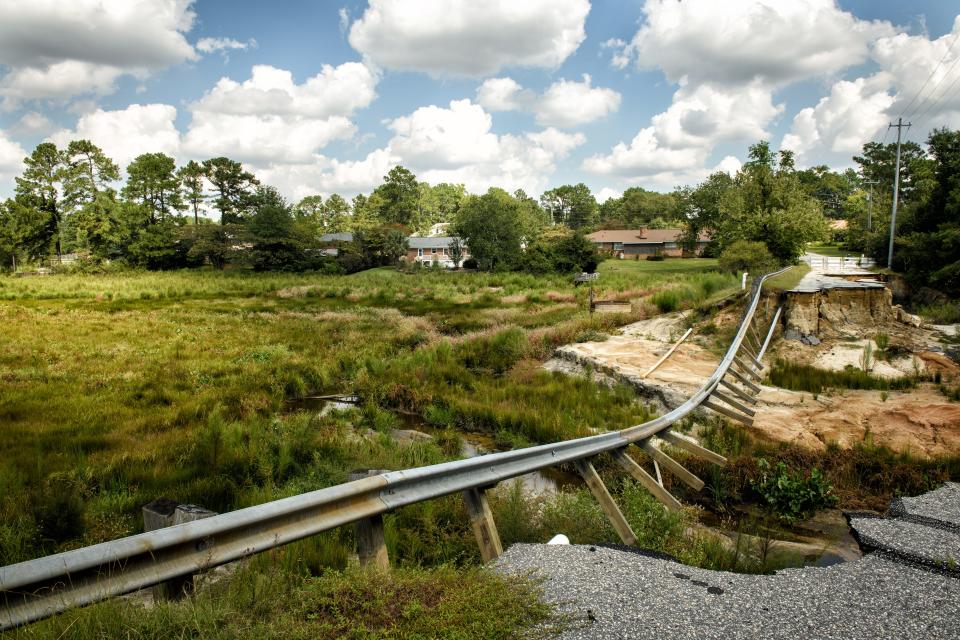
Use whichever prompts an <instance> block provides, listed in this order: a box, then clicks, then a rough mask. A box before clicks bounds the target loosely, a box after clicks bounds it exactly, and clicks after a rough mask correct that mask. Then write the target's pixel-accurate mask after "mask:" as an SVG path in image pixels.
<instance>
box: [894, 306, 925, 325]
mask: <svg viewBox="0 0 960 640" xmlns="http://www.w3.org/2000/svg"><path fill="white" fill-rule="evenodd" d="M896 310H897V320H898V321H899V322H902V323H904V324H908V325H910V326H911V327H914V328H917V329H919V328H920V326H921V325H923V318H921V317H920V316H915V315H913V314H912V313H907V312H906V311H904V310H903V308H901V307H896Z"/></svg>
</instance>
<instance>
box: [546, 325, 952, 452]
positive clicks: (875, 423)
mask: <svg viewBox="0 0 960 640" xmlns="http://www.w3.org/2000/svg"><path fill="white" fill-rule="evenodd" d="M682 326H683V318H682V317H681V316H680V315H679V314H669V315H666V316H659V317H656V318H652V319H650V320H643V321H641V322H637V323H635V324H632V325H629V326H627V327H625V328H624V329H623V330H622V332H621V333H622V335H618V336H611V337H610V338H609V339H608V340H606V341H605V342H585V343H580V344H573V345H567V346H564V347H562V348H560V349H558V351H557V354H556V356H557V357H556V358H554V359H553V360H551V361H550V362H548V363H547V365H546V366H547V367H548V368H551V369H555V370H565V371H568V372H573V371H578V370H579V371H582V370H583V369H584V367H586V366H590V367H591V368H592V369H594V370H597V371H599V372H601V373H604V374H605V375H608V376H611V377H614V378H616V379H618V380H620V381H623V382H626V383H628V384H630V385H632V386H633V387H634V388H636V389H637V391H638V394H639V395H640V396H641V397H642V398H644V399H645V400H647V401H650V402H654V403H655V404H658V405H660V406H661V407H662V408H673V407H676V406H677V405H678V404H679V403H681V402H683V400H685V399H686V398H688V397H689V396H690V395H691V394H692V393H693V392H694V391H695V390H696V389H697V388H699V387H700V386H701V385H702V384H703V382H704V381H705V380H706V379H707V378H708V377H709V376H710V374H711V373H712V372H713V370H714V368H715V367H716V365H717V363H718V362H719V358H717V356H715V355H713V354H712V353H711V352H710V351H708V350H707V349H706V348H705V347H704V346H701V345H700V344H697V339H695V338H691V339H690V340H688V341H687V342H685V343H684V344H683V345H681V346H680V348H679V349H677V351H676V352H675V353H674V354H673V355H672V356H671V357H670V358H669V359H668V360H667V361H666V362H665V363H664V364H663V365H661V367H660V368H659V369H657V371H655V372H654V373H653V374H651V375H650V376H649V377H647V378H645V379H644V378H642V377H641V376H642V374H643V373H644V372H645V371H646V370H647V369H648V368H649V367H650V366H651V365H652V364H653V363H655V362H656V361H657V359H658V358H659V357H660V356H661V355H662V354H663V353H665V352H666V350H667V349H669V348H670V346H671V340H672V339H673V338H674V337H675V336H679V335H681V334H682ZM781 347H782V348H784V349H786V351H785V352H784V353H781V354H780V355H781V356H783V355H787V356H789V355H790V354H794V353H795V352H796V350H798V349H802V350H804V351H803V359H804V360H805V361H813V360H816V358H817V357H818V356H820V355H823V354H827V353H829V352H830V350H831V349H834V348H835V347H836V343H823V344H821V345H818V346H816V347H813V346H806V345H800V343H797V342H793V341H778V342H776V343H775V345H774V348H775V349H774V353H773V354H772V355H771V356H770V357H768V358H766V360H767V361H771V359H772V358H773V357H776V355H777V353H776V351H777V350H778V349H780V348H781ZM928 355H930V358H929V359H926V358H924V357H923V356H924V354H923V353H920V354H918V358H917V359H918V360H920V362H921V363H922V365H923V366H925V367H927V366H931V367H933V366H939V367H943V368H945V369H950V368H951V367H952V371H953V373H954V375H955V373H956V365H953V364H952V363H951V361H950V360H949V359H946V358H943V357H939V358H938V357H937V356H938V355H939V354H928ZM910 366H913V364H912V361H911V365H910ZM884 397H886V399H884ZM758 398H759V399H760V400H761V402H760V403H758V405H757V407H756V409H757V415H756V417H755V422H754V425H755V426H754V430H755V432H756V433H757V434H758V435H761V436H763V437H766V438H769V439H771V440H776V441H782V442H792V443H796V444H800V445H803V446H806V447H809V448H812V449H823V448H825V447H826V445H827V443H829V442H835V443H837V444H840V445H841V446H851V445H853V444H854V443H856V442H867V441H870V442H873V443H875V444H882V445H886V446H888V447H890V448H891V449H894V450H897V451H910V452H912V453H915V454H919V455H927V456H935V455H941V454H957V453H960V403H951V402H949V401H947V399H946V398H945V397H944V396H943V394H941V393H940V392H939V391H938V390H937V389H936V388H934V387H932V386H927V387H923V388H920V389H915V390H913V391H910V392H908V393H907V392H905V393H901V392H889V393H888V394H883V393H881V392H879V391H849V390H844V391H835V392H830V393H824V394H820V395H819V396H817V397H814V396H813V395H811V394H810V393H801V392H796V391H788V390H785V389H779V388H776V387H770V386H766V385H763V386H762V391H761V393H760V394H759V396H758Z"/></svg>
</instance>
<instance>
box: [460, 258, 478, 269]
mask: <svg viewBox="0 0 960 640" xmlns="http://www.w3.org/2000/svg"><path fill="white" fill-rule="evenodd" d="M479 267H480V265H479V264H477V260H476V258H467V259H466V260H464V261H463V268H464V269H478V268H479Z"/></svg>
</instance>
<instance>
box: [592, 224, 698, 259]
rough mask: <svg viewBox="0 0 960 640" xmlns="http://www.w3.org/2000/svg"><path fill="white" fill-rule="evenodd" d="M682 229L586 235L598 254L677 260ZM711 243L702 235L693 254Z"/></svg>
mask: <svg viewBox="0 0 960 640" xmlns="http://www.w3.org/2000/svg"><path fill="white" fill-rule="evenodd" d="M682 234H683V230H682V229H603V230H601V231H594V232H593V233H591V234H589V235H588V236H587V240H589V241H590V242H592V243H593V244H594V245H595V246H596V247H597V249H598V250H599V251H602V252H604V253H609V254H612V255H613V256H614V257H616V258H636V257H641V258H644V259H646V258H648V257H650V256H652V255H664V256H674V257H680V256H682V255H683V247H681V245H680V236H681V235H682ZM709 242H710V238H709V237H708V236H707V235H705V234H700V237H699V238H698V239H697V247H696V251H695V253H696V255H700V254H701V253H703V249H704V247H706V246H707V244H708V243H709Z"/></svg>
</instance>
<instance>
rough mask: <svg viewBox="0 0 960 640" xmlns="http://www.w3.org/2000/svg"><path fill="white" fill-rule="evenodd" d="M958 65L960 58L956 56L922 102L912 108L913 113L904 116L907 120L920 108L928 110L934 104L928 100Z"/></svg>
mask: <svg viewBox="0 0 960 640" xmlns="http://www.w3.org/2000/svg"><path fill="white" fill-rule="evenodd" d="M958 64H960V56H957V59H956V60H954V61H953V64H951V65H950V68H949V69H947V71H946V72H945V73H944V74H943V76H942V77H941V78H940V79H939V80H937V81H936V82H935V83H934V85H933V87H931V88H930V93H929V94H927V97H925V98H924V99H923V100H921V101H920V103H919V104H918V105H917V106H916V107H914V108H913V111H911V112H910V113H908V114H906V117H908V118H910V117H913V114H915V113H917V112H918V111H920V109H921V108H922V107H924V106H926V107H927V108H929V107H930V106H931V105H934V104H936V103H935V102H931V101H930V99H931V98H932V97H933V95H934V94H935V93H936V92H937V88H938V87H939V86H940V85H941V84H943V81H944V80H946V79H947V78H949V77H950V74H951V73H953V70H954V69H956V67H957V65H958ZM901 117H903V116H901Z"/></svg>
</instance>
